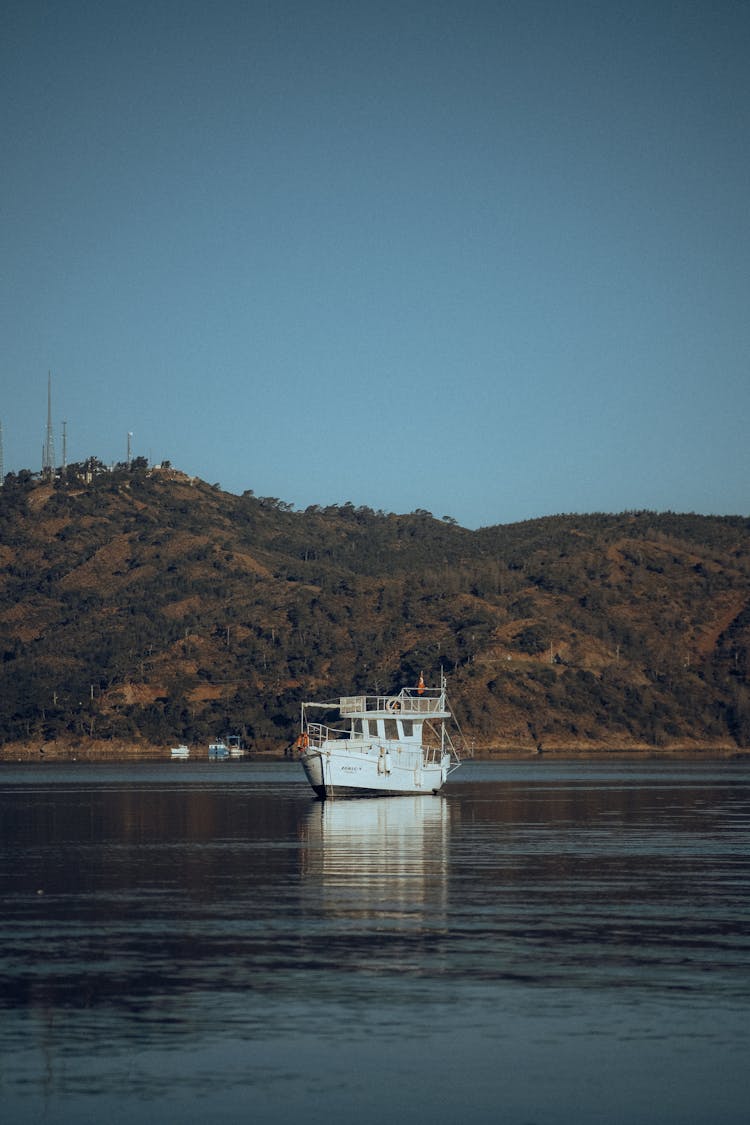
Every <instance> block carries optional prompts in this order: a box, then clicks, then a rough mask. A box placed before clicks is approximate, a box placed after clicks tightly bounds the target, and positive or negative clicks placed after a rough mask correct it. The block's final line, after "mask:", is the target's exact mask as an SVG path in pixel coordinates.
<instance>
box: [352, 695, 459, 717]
mask: <svg viewBox="0 0 750 1125" xmlns="http://www.w3.org/2000/svg"><path fill="white" fill-rule="evenodd" d="M339 710H340V711H341V714H342V715H344V716H351V715H362V714H364V713H365V712H367V711H378V712H387V713H390V714H401V715H435V714H443V713H447V711H446V705H445V695H444V693H443V692H441V691H440V690H438V689H436V690H435V691H433V692H432V693H431V694H428V693H427V691H425V693H424V695H409V694H407V693H406V692H400V693H399V694H398V695H342V696H341V699H340V701H339Z"/></svg>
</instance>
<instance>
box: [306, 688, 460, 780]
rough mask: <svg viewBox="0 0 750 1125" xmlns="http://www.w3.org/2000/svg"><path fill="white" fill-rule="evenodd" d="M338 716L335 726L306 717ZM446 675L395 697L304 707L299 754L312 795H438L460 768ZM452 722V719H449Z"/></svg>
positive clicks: (357, 697)
mask: <svg viewBox="0 0 750 1125" xmlns="http://www.w3.org/2000/svg"><path fill="white" fill-rule="evenodd" d="M314 709H318V710H327V711H337V712H338V716H339V717H338V720H336V722H335V725H331V724H329V723H328V722H318V721H314V720H313V719H312V718H311V715H310V712H311V711H313V710H314ZM451 719H453V716H452V714H451V712H450V710H449V708H448V700H447V692H446V683H445V676H444V675H443V674H442V673H441V677H440V686H439V687H436V688H428V687H425V685H424V680H423V679H422V677H421V676H420V678H419V684H418V686H417V687H416V688H402V689H401V691H399V692H398V693H397V694H395V695H346V696H341V697H340V698H339V699H338V700H336V701H334V702H321V703H318V702H310V703H303V704H302V715H301V723H300V734H299V737H298V739H297V743H296V745H297V749H298V751H299V755H300V761H301V763H302V768H303V769H304V771H305V775H306V777H307V780H308V781H309V782H310V785H311V786H312V788H313V790H314V791H315V793H316V794H317V795H318V796H319V797H321V798H323V799H325V798H326V797H334V796H336V797H343V796H361V797H374V796H397V795H402V794H411V793H437V792H438V791H439V790H440V789H442V787H443V785H444V784H445V782H446V780H447V779H448V775H449V774H451V773H452V772H453V770H455V769H456V768H457V767H458V766H459V765H460V762H461V757H460V754H459V750H458V749H457V747H456V745H454V742H453V741H452V739H451V737H450V733H449V731H448V729H447V723H448V721H449V720H451ZM453 721H454V723H455V719H454V720H453Z"/></svg>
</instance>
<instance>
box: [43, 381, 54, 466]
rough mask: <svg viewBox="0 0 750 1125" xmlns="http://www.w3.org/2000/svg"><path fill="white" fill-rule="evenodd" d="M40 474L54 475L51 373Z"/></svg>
mask: <svg viewBox="0 0 750 1125" xmlns="http://www.w3.org/2000/svg"><path fill="white" fill-rule="evenodd" d="M42 472H43V473H44V475H45V476H48V477H52V476H54V473H55V433H54V430H53V429H52V373H51V372H50V371H48V372H47V440H46V441H45V443H44V451H43V454H42Z"/></svg>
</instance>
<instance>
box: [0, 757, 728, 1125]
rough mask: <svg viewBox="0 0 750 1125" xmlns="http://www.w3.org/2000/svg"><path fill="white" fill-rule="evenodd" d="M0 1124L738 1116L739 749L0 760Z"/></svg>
mask: <svg viewBox="0 0 750 1125" xmlns="http://www.w3.org/2000/svg"><path fill="white" fill-rule="evenodd" d="M0 839H1V840H2V857H1V860H0V911H1V915H0V938H1V939H2V940H1V944H0V1106H1V1107H2V1108H1V1109H0V1113H2V1118H3V1121H5V1122H8V1123H9V1125H15V1123H23V1122H32V1121H34V1122H49V1123H50V1125H52V1123H63V1122H64V1123H68V1122H70V1123H73V1122H75V1123H76V1125H81V1123H82V1122H97V1123H99V1122H107V1121H111V1122H112V1125H115V1123H116V1125H122V1123H130V1122H139V1123H141V1122H151V1121H153V1122H181V1123H192V1122H201V1123H202V1125H203V1123H204V1122H207V1121H210V1122H235V1121H238V1122H239V1121H242V1122H261V1123H262V1122H269V1123H276V1122H295V1121H300V1122H305V1123H308V1122H309V1123H314V1125H317V1123H321V1125H322V1123H326V1125H338V1123H340V1122H347V1123H351V1122H354V1125H370V1123H378V1125H382V1123H383V1122H387V1121H391V1120H392V1121H395V1122H417V1121H420V1122H421V1121H428V1122H431V1123H433V1125H434V1123H440V1125H442V1123H448V1122H450V1123H454V1122H461V1123H476V1122H493V1123H495V1122H498V1123H507V1125H515V1123H518V1125H547V1123H563V1122H564V1123H568V1122H575V1123H576V1125H587V1123H589V1122H590V1123H594V1122H596V1123H597V1125H600V1123H602V1122H606V1123H608V1125H613V1123H618V1122H634V1123H635V1122H637V1123H642V1122H643V1123H645V1122H648V1123H651V1122H653V1123H654V1125H656V1123H659V1125H665V1123H671V1122H675V1123H679V1125H689V1123H691V1122H701V1123H703V1122H705V1123H708V1122H721V1123H723V1125H731V1123H734V1122H737V1123H739V1122H742V1123H743V1125H744V1123H745V1122H746V1121H747V1120H748V1112H749V1110H748V1095H750V1079H749V1078H748V1071H749V1070H750V1067H749V1066H748V1058H750V879H749V878H748V875H749V874H750V870H749V869H750V849H749V844H750V762H710V763H707V764H696V763H694V762H674V763H672V762H670V763H668V764H665V763H662V762H646V763H640V762H639V763H637V764H634V763H623V762H617V763H615V762H609V763H604V764H597V763H593V762H564V763H553V762H550V761H548V760H546V759H542V760H539V761H533V762H525V763H505V762H502V763H492V764H484V763H468V764H467V765H465V766H464V767H462V769H461V770H460V771H459V772H458V773H457V774H455V775H454V777H453V779H452V781H451V782H450V783H449V786H448V787H447V789H446V791H445V794H444V795H442V796H439V797H420V798H411V797H403V798H390V799H385V798H382V799H380V800H377V799H376V800H359V801H334V802H329V803H326V804H320V803H318V802H317V801H315V800H314V799H313V797H312V794H311V792H310V790H309V789H308V787H307V784H306V782H305V781H304V778H303V776H302V772H301V769H300V767H299V766H298V765H294V764H292V763H288V764H287V763H283V764H277V765H267V764H260V763H252V762H250V763H245V762H233V763H213V764H209V763H203V764H201V763H192V762H190V763H173V762H165V763H159V764H149V765H135V766H133V765H127V766H125V765H122V766H116V765H100V766H92V765H87V764H77V763H70V764H65V765H54V764H49V763H48V764H44V765H41V764H40V765H29V766H22V765H17V766H14V765H8V764H5V765H3V766H2V767H0Z"/></svg>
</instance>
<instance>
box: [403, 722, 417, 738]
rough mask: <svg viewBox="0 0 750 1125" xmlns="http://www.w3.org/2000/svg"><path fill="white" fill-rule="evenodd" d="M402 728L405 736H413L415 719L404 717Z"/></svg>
mask: <svg viewBox="0 0 750 1125" xmlns="http://www.w3.org/2000/svg"><path fill="white" fill-rule="evenodd" d="M401 729H402V730H403V732H404V738H412V737H413V735H414V721H413V719H402V720H401Z"/></svg>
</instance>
